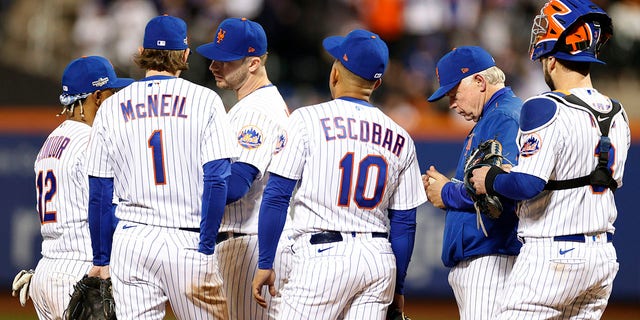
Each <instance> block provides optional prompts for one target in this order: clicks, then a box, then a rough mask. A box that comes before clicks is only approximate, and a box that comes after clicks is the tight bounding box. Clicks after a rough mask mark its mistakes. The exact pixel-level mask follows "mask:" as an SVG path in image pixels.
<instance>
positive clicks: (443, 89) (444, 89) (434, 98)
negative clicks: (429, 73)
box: [427, 82, 458, 102]
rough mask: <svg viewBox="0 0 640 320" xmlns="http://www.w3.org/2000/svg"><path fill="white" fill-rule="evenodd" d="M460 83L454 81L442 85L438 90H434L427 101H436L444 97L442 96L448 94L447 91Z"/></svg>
mask: <svg viewBox="0 0 640 320" xmlns="http://www.w3.org/2000/svg"><path fill="white" fill-rule="evenodd" d="M457 85H458V83H457V82H454V83H451V84H448V85H445V86H442V87H440V88H438V90H436V92H434V93H433V94H432V95H431V96H430V97H429V98H428V99H427V101H429V102H434V101H437V100H440V99H442V97H444V95H445V94H447V92H449V91H451V89H453V88H454V87H455V86H457Z"/></svg>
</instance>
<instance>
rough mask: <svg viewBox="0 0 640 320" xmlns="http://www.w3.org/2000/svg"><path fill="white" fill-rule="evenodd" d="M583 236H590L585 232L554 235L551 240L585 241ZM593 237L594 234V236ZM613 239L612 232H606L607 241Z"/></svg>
mask: <svg viewBox="0 0 640 320" xmlns="http://www.w3.org/2000/svg"><path fill="white" fill-rule="evenodd" d="M585 237H591V236H589V235H586V234H569V235H566V236H555V237H553V241H568V242H582V243H584V242H585ZM594 237H595V236H594ZM611 241H613V233H611V232H607V242H611Z"/></svg>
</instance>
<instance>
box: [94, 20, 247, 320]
mask: <svg viewBox="0 0 640 320" xmlns="http://www.w3.org/2000/svg"><path fill="white" fill-rule="evenodd" d="M188 57H189V47H188V42H187V26H186V23H185V22H184V21H183V20H182V19H179V18H176V17H172V16H167V15H164V16H159V17H155V18H153V19H151V20H150V21H149V22H148V23H147V26H146V28H145V35H144V42H143V47H142V48H140V50H139V52H138V54H137V55H136V56H135V62H136V64H137V65H138V66H139V67H141V68H142V69H144V70H145V71H146V73H145V78H144V79H141V80H139V81H137V82H135V83H133V84H132V85H130V86H128V87H126V88H124V89H122V90H121V91H119V92H118V93H116V94H115V95H113V96H112V97H110V98H109V99H108V100H107V101H105V102H104V107H103V108H101V109H100V111H99V112H98V114H97V115H96V120H95V123H94V127H93V129H94V130H93V131H92V135H91V143H90V148H89V150H90V156H89V161H88V165H87V172H88V174H89V187H90V195H89V202H90V204H89V224H90V227H91V240H92V245H93V252H94V256H93V263H94V265H96V266H103V267H104V268H109V272H110V274H111V276H112V282H113V293H114V299H115V302H116V314H117V317H118V318H119V319H162V318H163V317H164V315H165V303H166V302H167V300H168V301H169V302H170V303H171V307H172V309H173V311H174V313H175V315H176V316H177V317H178V319H227V318H228V315H227V308H226V301H225V296H224V292H223V291H222V278H221V276H220V273H219V271H218V262H217V258H216V257H215V255H214V246H215V239H216V235H217V232H218V227H219V226H220V221H221V219H222V214H223V212H224V205H225V199H226V197H227V186H226V181H225V179H226V177H227V176H228V175H229V172H230V159H232V158H234V157H235V156H236V149H235V146H234V143H233V138H232V136H231V129H230V128H229V121H228V117H227V115H226V112H225V110H224V106H223V105H222V101H221V99H220V97H219V96H218V95H217V94H216V93H215V92H213V91H212V90H210V89H208V88H205V87H202V86H199V85H196V84H194V83H191V82H189V81H186V80H184V79H181V78H179V76H180V74H181V71H182V70H186V69H187V67H188V65H187V58H188ZM112 192H115V195H116V196H117V198H118V200H119V202H118V207H117V209H116V216H117V218H119V219H120V222H119V223H118V225H117V228H116V230H115V232H113V234H112V233H111V230H110V229H109V228H108V227H107V226H108V225H109V224H110V222H109V221H108V220H109V217H108V216H107V215H106V208H105V204H106V200H107V199H111V194H112Z"/></svg>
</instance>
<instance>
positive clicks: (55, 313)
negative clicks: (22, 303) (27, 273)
mask: <svg viewBox="0 0 640 320" xmlns="http://www.w3.org/2000/svg"><path fill="white" fill-rule="evenodd" d="M92 265H93V263H92V262H90V261H78V260H64V259H49V258H42V259H40V261H39V262H38V266H37V267H36V270H35V273H34V275H33V278H31V285H30V287H29V296H30V297H31V300H32V301H33V305H34V306H35V308H36V313H38V319H64V318H63V314H64V310H65V309H66V308H67V305H68V304H69V300H70V299H71V293H73V285H74V284H76V282H78V281H80V279H82V277H83V276H84V275H85V274H87V272H89V269H91V266H92Z"/></svg>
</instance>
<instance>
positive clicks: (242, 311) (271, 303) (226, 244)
mask: <svg viewBox="0 0 640 320" xmlns="http://www.w3.org/2000/svg"><path fill="white" fill-rule="evenodd" d="M292 244H293V242H292V241H291V240H289V239H288V231H287V230H285V231H284V232H283V233H282V236H281V237H280V241H279V242H278V249H277V251H276V257H275V260H274V262H273V270H274V271H275V273H276V282H275V286H276V290H280V288H282V287H283V285H284V283H285V282H286V281H287V278H288V274H289V268H290V261H291V248H290V247H291V245H292ZM216 255H217V256H218V266H219V267H220V273H221V274H222V279H223V280H224V284H223V287H224V290H225V294H226V296H227V305H228V306H229V319H233V320H266V319H275V317H276V314H277V310H278V302H279V300H280V296H279V294H278V295H276V296H275V297H271V295H270V294H269V293H268V292H267V291H268V290H267V289H266V287H264V288H263V290H264V291H263V296H264V297H265V298H266V299H267V308H263V307H261V306H260V305H258V303H257V302H256V301H255V299H254V298H253V291H252V282H253V276H254V275H255V274H256V271H257V270H258V235H257V234H251V235H246V236H242V237H238V238H230V239H228V240H225V241H222V242H220V243H219V244H217V245H216Z"/></svg>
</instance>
